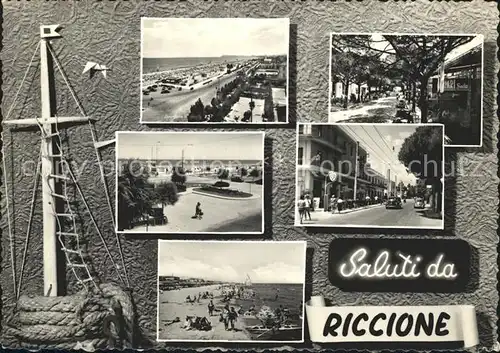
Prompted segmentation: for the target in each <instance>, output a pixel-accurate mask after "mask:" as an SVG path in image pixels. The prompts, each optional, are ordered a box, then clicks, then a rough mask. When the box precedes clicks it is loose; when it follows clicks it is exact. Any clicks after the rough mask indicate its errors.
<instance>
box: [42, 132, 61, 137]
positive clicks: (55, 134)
mask: <svg viewBox="0 0 500 353" xmlns="http://www.w3.org/2000/svg"><path fill="white" fill-rule="evenodd" d="M56 136H61V134H60V133H59V131H57V132H54V133H53V134H47V135H43V136H42V138H44V139H50V138H52V137H56Z"/></svg>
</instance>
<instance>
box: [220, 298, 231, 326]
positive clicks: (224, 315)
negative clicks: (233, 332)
mask: <svg viewBox="0 0 500 353" xmlns="http://www.w3.org/2000/svg"><path fill="white" fill-rule="evenodd" d="M221 315H222V320H223V321H224V328H225V329H226V331H227V330H228V328H229V304H226V305H225V306H224V309H222V314H221Z"/></svg>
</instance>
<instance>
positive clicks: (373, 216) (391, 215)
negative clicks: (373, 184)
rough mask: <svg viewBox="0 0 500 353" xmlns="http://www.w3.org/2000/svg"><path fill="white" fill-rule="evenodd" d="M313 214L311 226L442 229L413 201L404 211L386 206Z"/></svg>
mask: <svg viewBox="0 0 500 353" xmlns="http://www.w3.org/2000/svg"><path fill="white" fill-rule="evenodd" d="M322 213H323V212H321V213H320V212H318V213H317V214H315V213H313V214H311V218H312V222H307V223H309V224H311V223H312V224H325V225H340V226H347V225H352V226H363V227H365V226H378V227H412V228H428V229H431V228H432V229H435V228H438V229H440V228H441V227H442V221H441V220H439V219H431V218H427V217H425V216H424V210H422V209H414V207H413V200H408V201H407V202H406V203H403V209H388V210H387V209H386V208H385V206H384V205H380V206H375V207H373V208H368V209H365V210H359V211H355V212H351V213H346V214H338V213H335V214H331V213H328V214H322Z"/></svg>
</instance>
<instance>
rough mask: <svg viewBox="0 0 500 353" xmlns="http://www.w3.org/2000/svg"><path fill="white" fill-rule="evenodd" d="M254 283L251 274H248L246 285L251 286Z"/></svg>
mask: <svg viewBox="0 0 500 353" xmlns="http://www.w3.org/2000/svg"><path fill="white" fill-rule="evenodd" d="M251 285H252V280H251V279H250V276H249V275H248V274H247V278H246V279H245V286H247V287H250V286H251Z"/></svg>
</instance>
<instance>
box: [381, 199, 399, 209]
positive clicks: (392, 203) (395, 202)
mask: <svg viewBox="0 0 500 353" xmlns="http://www.w3.org/2000/svg"><path fill="white" fill-rule="evenodd" d="M385 208H386V209H389V208H396V209H401V208H403V203H402V202H401V198H400V197H389V199H388V200H387V202H386V204H385Z"/></svg>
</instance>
